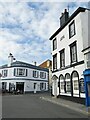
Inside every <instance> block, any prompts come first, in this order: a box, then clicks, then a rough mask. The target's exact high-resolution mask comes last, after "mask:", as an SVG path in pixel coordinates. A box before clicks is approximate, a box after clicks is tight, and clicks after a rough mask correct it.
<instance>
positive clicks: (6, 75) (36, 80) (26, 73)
mask: <svg viewBox="0 0 90 120" xmlns="http://www.w3.org/2000/svg"><path fill="white" fill-rule="evenodd" d="M0 74H1V75H2V76H1V83H2V89H4V90H5V91H7V92H11V91H12V89H14V90H16V91H17V90H20V91H22V92H24V93H25V92H34V93H36V92H43V91H47V90H48V69H46V68H41V67H39V66H35V65H31V64H28V63H25V62H21V61H13V56H12V54H11V53H10V55H9V57H8V64H6V65H3V66H1V67H0Z"/></svg>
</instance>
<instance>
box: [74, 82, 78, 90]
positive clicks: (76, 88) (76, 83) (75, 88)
mask: <svg viewBox="0 0 90 120" xmlns="http://www.w3.org/2000/svg"><path fill="white" fill-rule="evenodd" d="M73 82H74V90H79V84H78V80H74V81H73Z"/></svg>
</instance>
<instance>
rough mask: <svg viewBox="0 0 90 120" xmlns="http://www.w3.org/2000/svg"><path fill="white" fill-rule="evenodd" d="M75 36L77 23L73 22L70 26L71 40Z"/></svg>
mask: <svg viewBox="0 0 90 120" xmlns="http://www.w3.org/2000/svg"><path fill="white" fill-rule="evenodd" d="M74 35H75V22H74V21H73V22H72V23H71V24H70V25H69V38H71V37H72V36H74Z"/></svg>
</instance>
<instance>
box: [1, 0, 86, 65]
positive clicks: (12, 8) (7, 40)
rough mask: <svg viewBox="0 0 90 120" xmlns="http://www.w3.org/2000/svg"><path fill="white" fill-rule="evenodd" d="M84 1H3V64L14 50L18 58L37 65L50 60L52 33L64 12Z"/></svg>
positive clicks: (83, 5)
mask: <svg viewBox="0 0 90 120" xmlns="http://www.w3.org/2000/svg"><path fill="white" fill-rule="evenodd" d="M68 5H69V11H70V14H72V13H73V12H74V11H75V10H76V9H77V8H78V7H79V6H82V7H86V6H87V3H84V2H19V0H16V2H10V1H9V2H0V33H1V34H0V65H2V64H6V63H7V62H8V55H9V53H12V54H13V56H14V57H15V58H16V60H21V61H24V62H28V63H31V64H33V63H34V62H35V61H36V62H37V65H39V64H40V63H42V62H43V61H45V60H47V59H51V46H50V45H51V44H50V40H49V38H50V36H51V35H52V34H53V33H54V32H55V31H56V30H57V29H58V28H59V27H60V25H59V18H60V15H61V13H62V12H63V11H64V9H65V8H67V6H68Z"/></svg>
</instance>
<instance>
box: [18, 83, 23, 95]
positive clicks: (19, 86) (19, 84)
mask: <svg viewBox="0 0 90 120" xmlns="http://www.w3.org/2000/svg"><path fill="white" fill-rule="evenodd" d="M16 91H19V92H20V93H24V82H16Z"/></svg>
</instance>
